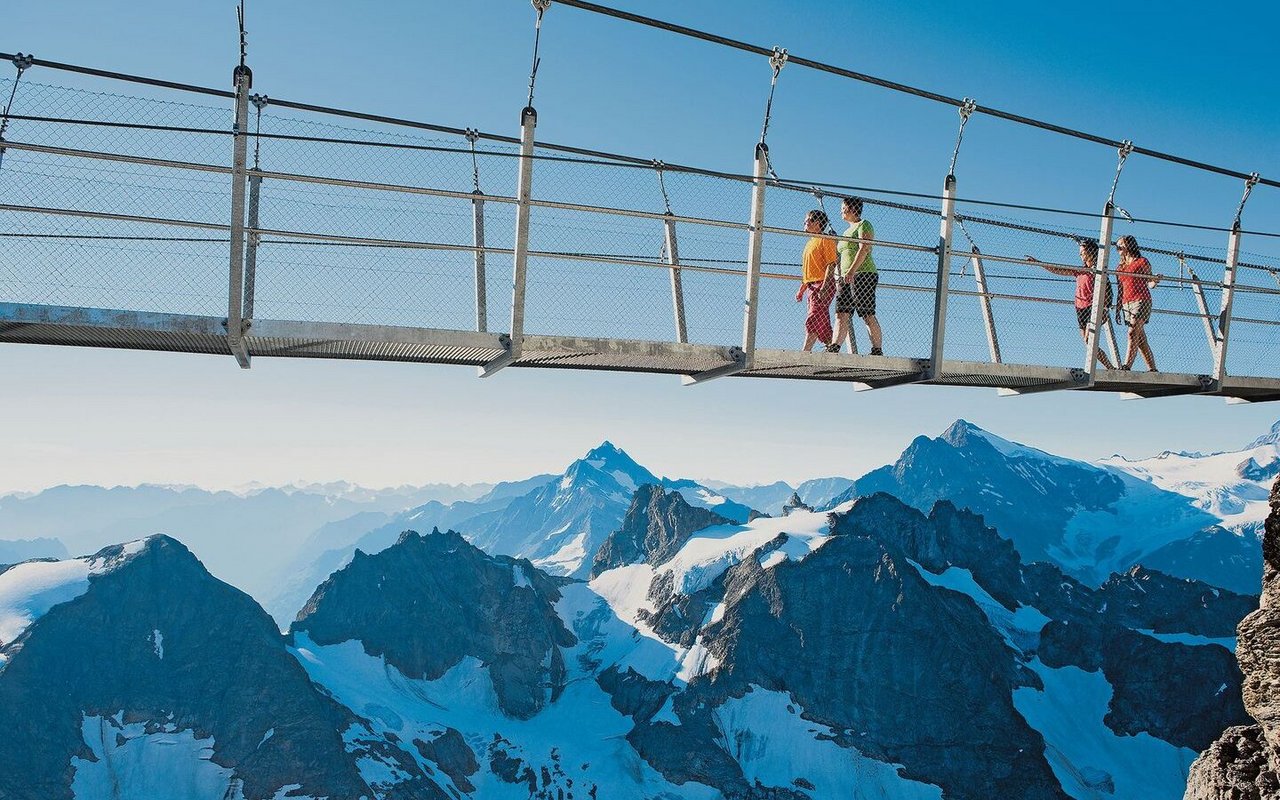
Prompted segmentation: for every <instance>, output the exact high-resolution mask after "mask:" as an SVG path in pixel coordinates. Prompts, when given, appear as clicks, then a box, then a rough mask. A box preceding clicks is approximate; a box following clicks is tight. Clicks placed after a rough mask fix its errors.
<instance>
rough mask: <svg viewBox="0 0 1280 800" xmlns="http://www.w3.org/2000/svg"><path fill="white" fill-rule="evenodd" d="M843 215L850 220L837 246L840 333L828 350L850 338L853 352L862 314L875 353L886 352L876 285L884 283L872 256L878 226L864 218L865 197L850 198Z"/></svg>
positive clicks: (844, 203) (834, 350)
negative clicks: (857, 320)
mask: <svg viewBox="0 0 1280 800" xmlns="http://www.w3.org/2000/svg"><path fill="white" fill-rule="evenodd" d="M840 212H841V213H840V216H842V217H843V218H844V221H845V222H848V223H849V228H848V230H846V231H845V232H844V238H843V239H841V240H840V243H839V244H837V245H836V250H837V251H838V252H839V253H840V280H839V283H840V291H839V293H838V294H836V336H835V339H834V340H833V341H832V342H831V344H830V345H828V346H827V350H828V352H832V353H838V352H840V344H841V343H842V342H844V341H845V340H846V339H848V340H849V350H850V352H852V351H853V339H852V337H851V336H850V333H851V328H850V326H851V324H852V321H853V315H854V314H857V315H858V316H859V317H862V321H863V322H864V323H866V326H867V337H868V338H870V339H871V355H873V356H882V355H884V351H883V350H882V349H881V348H882V345H883V333H882V332H881V330H880V321H879V320H877V319H876V287H877V286H878V285H879V283H880V276H879V273H877V272H876V262H875V259H873V258H872V257H871V247H872V242H873V241H874V240H875V228H873V227H872V226H871V223H870V222H868V221H867V220H865V219H863V218H862V198H860V197H846V198H844V200H843V201H842V202H841V203H840Z"/></svg>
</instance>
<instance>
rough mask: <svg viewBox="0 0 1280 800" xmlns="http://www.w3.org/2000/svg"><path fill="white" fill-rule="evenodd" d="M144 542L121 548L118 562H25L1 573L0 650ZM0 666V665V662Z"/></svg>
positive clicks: (77, 559) (98, 559) (76, 559)
mask: <svg viewBox="0 0 1280 800" xmlns="http://www.w3.org/2000/svg"><path fill="white" fill-rule="evenodd" d="M146 541H147V540H146V539H138V540H137V541H133V542H129V543H127V544H124V545H121V547H122V550H123V552H122V553H121V556H120V557H119V558H115V559H103V558H97V557H95V556H87V557H85V558H72V559H67V560H65V561H26V562H23V563H21V564H16V565H14V566H12V567H10V568H9V569H7V570H5V571H4V572H0V647H4V646H5V645H7V644H9V643H11V642H12V641H13V640H14V639H17V638H18V637H19V636H20V635H22V632H23V631H24V630H26V629H27V628H28V627H30V625H31V623H33V622H35V621H36V620H37V619H39V618H40V617H42V616H44V615H45V614H46V613H48V611H49V609H51V608H53V607H54V606H56V605H59V604H61V603H67V602H70V601H72V600H74V599H76V598H77V597H79V596H80V595H82V594H84V593H85V592H87V591H88V590H89V576H91V575H100V574H102V573H105V572H109V571H110V570H112V569H115V568H116V567H118V566H119V565H120V564H122V563H123V562H124V561H125V560H127V559H128V558H130V557H132V556H134V555H136V554H137V553H139V552H140V551H141V550H142V548H143V546H144V545H145V544H146ZM0 664H2V662H0Z"/></svg>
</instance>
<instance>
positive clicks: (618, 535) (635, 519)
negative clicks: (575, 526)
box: [591, 484, 733, 577]
mask: <svg viewBox="0 0 1280 800" xmlns="http://www.w3.org/2000/svg"><path fill="white" fill-rule="evenodd" d="M731 524H733V523H732V522H730V521H729V520H728V519H725V518H724V517H722V516H720V515H719V514H716V513H715V512H713V511H708V510H707V509H705V508H698V507H696V506H691V505H689V503H687V502H686V501H685V499H684V497H683V496H681V494H680V493H679V492H675V491H673V492H666V491H664V490H663V488H662V487H661V486H658V485H656V484H646V485H644V486H641V487H640V488H639V489H637V490H636V493H635V494H634V495H633V496H632V498H631V505H630V506H628V508H627V513H626V515H625V516H624V517H623V518H622V526H621V527H620V528H619V529H618V530H616V531H614V532H613V533H611V534H609V538H608V539H606V540H605V542H604V544H603V545H601V546H600V549H599V550H598V551H596V556H595V560H594V562H593V563H592V566H591V576H592V577H595V576H597V575H599V574H600V573H602V572H604V571H605V570H609V569H613V568H614V567H620V566H622V565H624V564H655V565H656V564H661V563H662V562H664V561H666V560H667V559H669V558H671V557H672V556H674V555H675V554H676V553H677V552H678V551H679V550H680V548H681V547H682V546H684V543H685V542H687V541H689V537H690V536H692V535H693V534H694V533H696V532H697V531H700V530H702V529H703V528H709V527H711V526H712V525H731Z"/></svg>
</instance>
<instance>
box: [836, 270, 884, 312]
mask: <svg viewBox="0 0 1280 800" xmlns="http://www.w3.org/2000/svg"><path fill="white" fill-rule="evenodd" d="M879 284H880V275H879V274H878V273H875V272H855V273H854V274H853V285H852V286H850V285H849V284H847V283H844V282H843V281H842V282H841V283H840V292H839V294H837V295H836V313H837V314H857V315H858V316H860V317H870V316H874V315H875V313H876V287H877V286H878V285H879Z"/></svg>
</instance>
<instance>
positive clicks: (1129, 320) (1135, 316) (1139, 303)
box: [1120, 300, 1151, 328]
mask: <svg viewBox="0 0 1280 800" xmlns="http://www.w3.org/2000/svg"><path fill="white" fill-rule="evenodd" d="M1120 318H1121V319H1123V320H1124V324H1125V325H1127V326H1129V327H1130V328H1132V327H1134V326H1135V325H1145V324H1147V322H1149V321H1150V320H1151V301H1150V300H1130V301H1129V302H1127V303H1125V304H1124V305H1123V306H1121V307H1120Z"/></svg>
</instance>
